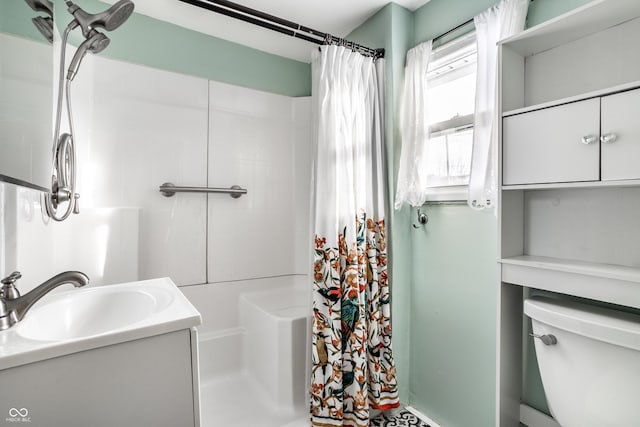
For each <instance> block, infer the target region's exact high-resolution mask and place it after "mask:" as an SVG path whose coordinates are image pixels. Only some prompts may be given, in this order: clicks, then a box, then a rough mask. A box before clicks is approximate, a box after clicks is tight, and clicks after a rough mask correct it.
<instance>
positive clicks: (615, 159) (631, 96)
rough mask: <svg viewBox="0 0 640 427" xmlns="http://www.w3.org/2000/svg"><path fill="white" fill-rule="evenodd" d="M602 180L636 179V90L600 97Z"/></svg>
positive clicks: (639, 118)
mask: <svg viewBox="0 0 640 427" xmlns="http://www.w3.org/2000/svg"><path fill="white" fill-rule="evenodd" d="M602 137H603V140H602V180H603V181H610V180H618V179H640V89H636V90H632V91H629V92H622V93H618V94H615V95H609V96H605V97H604V98H602Z"/></svg>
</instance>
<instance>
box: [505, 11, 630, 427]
mask: <svg viewBox="0 0 640 427" xmlns="http://www.w3.org/2000/svg"><path fill="white" fill-rule="evenodd" d="M638 39H640V2H639V1H637V0H594V1H592V2H591V3H589V4H586V5H584V6H582V7H579V8H576V9H575V10H573V11H571V12H569V13H567V14H565V15H562V16H559V17H557V18H554V19H552V20H549V21H547V22H545V23H543V24H540V25H538V26H536V27H533V28H530V29H528V30H526V31H524V32H522V33H520V34H518V35H516V36H514V37H511V38H509V39H506V40H503V41H501V42H500V44H499V49H500V51H499V61H500V79H501V80H500V111H499V112H498V114H499V117H500V119H501V120H502V127H501V129H500V157H499V161H500V164H501V166H502V167H501V173H500V178H499V183H500V194H499V215H498V216H499V233H500V236H499V245H500V248H499V253H500V264H501V281H500V284H499V307H498V313H497V314H498V315H497V323H498V324H497V330H498V342H497V359H498V362H497V363H498V365H497V366H498V378H497V396H496V401H497V411H496V415H497V416H496V426H498V427H519V426H520V425H521V423H522V424H525V425H527V426H528V427H541V426H551V425H554V423H555V422H554V421H553V420H552V419H550V418H549V417H548V416H546V415H544V414H541V413H540V412H538V411H536V410H534V409H533V408H531V407H529V406H528V405H527V402H523V373H524V370H523V367H524V363H523V350H526V349H527V347H528V346H531V345H532V342H531V339H530V338H529V337H528V336H527V334H526V330H527V328H526V326H527V323H526V321H525V319H524V316H523V313H522V302H523V299H524V298H525V297H526V296H527V295H528V294H529V292H530V290H531V289H538V290H544V291H551V292H554V293H558V294H565V295H570V296H578V297H582V298H588V299H591V300H595V301H601V302H608V303H612V304H617V305H620V306H626V307H633V308H640V228H639V227H638V226H637V218H638V217H640V54H638V49H637V47H636V46H635V44H636V43H637V40H638ZM525 354H526V353H525Z"/></svg>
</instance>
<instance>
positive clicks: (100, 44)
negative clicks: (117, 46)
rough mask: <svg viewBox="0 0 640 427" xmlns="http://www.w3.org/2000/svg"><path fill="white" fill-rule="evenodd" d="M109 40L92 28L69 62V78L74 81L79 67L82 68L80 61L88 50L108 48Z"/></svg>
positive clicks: (95, 51) (94, 51) (96, 51)
mask: <svg viewBox="0 0 640 427" xmlns="http://www.w3.org/2000/svg"><path fill="white" fill-rule="evenodd" d="M109 42H110V40H109V37H107V36H105V35H104V34H102V33H100V32H98V31H96V30H91V31H90V33H89V37H88V38H87V39H86V40H85V41H83V42H82V44H81V45H80V46H78V49H77V50H76V53H75V55H73V59H72V60H71V64H69V69H68V70H67V80H69V81H72V80H73V78H74V77H75V76H76V74H77V73H78V69H79V68H80V63H81V62H82V59H83V58H84V56H85V55H86V54H87V52H91V53H99V52H102V51H103V50H105V49H106V48H107V46H109Z"/></svg>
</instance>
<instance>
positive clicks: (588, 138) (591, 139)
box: [582, 135, 598, 145]
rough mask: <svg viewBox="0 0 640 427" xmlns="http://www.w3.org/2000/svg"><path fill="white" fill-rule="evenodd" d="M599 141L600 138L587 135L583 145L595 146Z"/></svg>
mask: <svg viewBox="0 0 640 427" xmlns="http://www.w3.org/2000/svg"><path fill="white" fill-rule="evenodd" d="M597 140H598V137H597V136H595V135H587V136H583V137H582V143H583V144H585V145H589V144H593V143H594V142H596V141H597Z"/></svg>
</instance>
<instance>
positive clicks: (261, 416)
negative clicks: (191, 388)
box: [200, 372, 309, 427]
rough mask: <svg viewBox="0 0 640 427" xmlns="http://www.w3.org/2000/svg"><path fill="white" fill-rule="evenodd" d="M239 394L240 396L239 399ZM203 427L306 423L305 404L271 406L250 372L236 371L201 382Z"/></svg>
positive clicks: (284, 426)
mask: <svg viewBox="0 0 640 427" xmlns="http://www.w3.org/2000/svg"><path fill="white" fill-rule="evenodd" d="M238 396H242V399H238ZM200 399H201V403H200V406H201V409H200V411H201V416H202V419H201V426H202V427H220V426H233V427H307V426H308V425H309V417H308V416H307V413H306V412H307V411H306V410H305V408H300V410H299V411H297V412H296V413H292V411H280V412H278V411H277V410H274V409H273V408H272V407H271V405H269V403H268V400H267V398H266V396H264V395H262V394H261V393H260V391H259V387H257V386H256V385H255V384H253V382H252V380H251V378H250V377H249V375H247V374H246V373H244V372H235V373H233V374H230V375H227V376H225V377H220V378H215V379H214V380H211V381H208V382H206V383H203V384H201V386H200Z"/></svg>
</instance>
